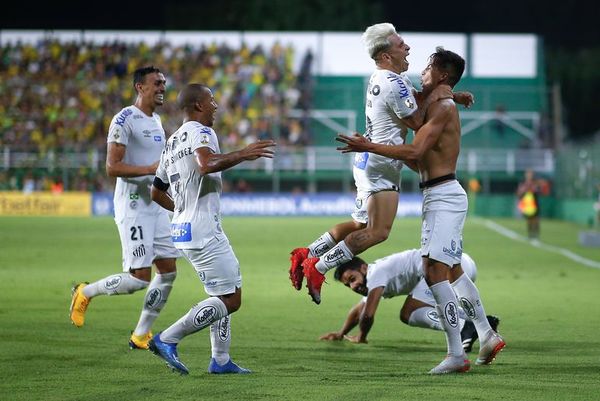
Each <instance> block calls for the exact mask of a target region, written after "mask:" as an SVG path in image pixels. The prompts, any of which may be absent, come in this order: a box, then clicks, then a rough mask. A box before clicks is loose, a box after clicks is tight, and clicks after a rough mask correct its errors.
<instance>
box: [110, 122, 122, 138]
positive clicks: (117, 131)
mask: <svg viewBox="0 0 600 401" xmlns="http://www.w3.org/2000/svg"><path fill="white" fill-rule="evenodd" d="M110 137H111V138H113V139H114V140H115V141H116V140H118V139H119V138H120V137H121V128H120V127H119V126H118V125H115V126H113V128H112V129H111V130H110Z"/></svg>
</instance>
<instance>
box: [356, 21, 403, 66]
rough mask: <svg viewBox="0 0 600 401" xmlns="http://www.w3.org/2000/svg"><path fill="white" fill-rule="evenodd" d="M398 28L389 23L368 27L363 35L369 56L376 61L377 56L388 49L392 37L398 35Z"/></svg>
mask: <svg viewBox="0 0 600 401" xmlns="http://www.w3.org/2000/svg"><path fill="white" fill-rule="evenodd" d="M396 33H397V32H396V28H395V27H394V25H392V24H390V23H389V22H382V23H381V24H375V25H371V26H370V27H368V28H367V29H366V30H365V32H364V33H363V34H362V39H363V42H365V47H366V48H367V52H368V53H369V56H371V58H372V59H373V60H375V56H377V54H378V53H379V52H380V51H382V50H385V49H387V48H388V47H389V46H390V45H391V43H390V41H389V40H388V38H389V37H390V35H394V34H396Z"/></svg>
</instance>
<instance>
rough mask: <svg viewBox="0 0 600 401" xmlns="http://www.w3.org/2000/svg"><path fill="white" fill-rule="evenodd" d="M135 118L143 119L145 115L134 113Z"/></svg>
mask: <svg viewBox="0 0 600 401" xmlns="http://www.w3.org/2000/svg"><path fill="white" fill-rule="evenodd" d="M133 119H134V120H143V119H144V116H141V115H139V114H134V115H133Z"/></svg>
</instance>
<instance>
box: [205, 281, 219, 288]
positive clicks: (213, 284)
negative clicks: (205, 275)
mask: <svg viewBox="0 0 600 401" xmlns="http://www.w3.org/2000/svg"><path fill="white" fill-rule="evenodd" d="M204 285H205V286H207V287H216V285H217V280H211V281H209V282H208V283H204Z"/></svg>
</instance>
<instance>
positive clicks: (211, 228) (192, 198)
mask: <svg viewBox="0 0 600 401" xmlns="http://www.w3.org/2000/svg"><path fill="white" fill-rule="evenodd" d="M202 147H208V148H210V149H211V150H212V151H213V152H214V153H221V151H220V149H219V142H218V140H217V135H216V133H215V131H213V129H212V128H209V127H206V126H204V125H202V124H200V123H199V122H197V121H188V122H186V123H184V124H183V125H182V126H181V127H180V128H179V129H178V130H177V131H176V132H175V133H174V134H173V135H172V136H171V137H170V138H169V140H168V141H167V145H166V146H165V150H164V152H163V154H162V156H161V158H160V164H159V166H158V169H157V170H156V177H157V178H159V179H160V180H161V181H162V182H164V183H165V184H166V183H168V184H169V185H170V187H171V194H172V196H173V201H174V202H175V210H174V211H173V219H172V221H171V223H172V224H171V237H172V238H173V242H174V243H175V247H176V248H179V249H200V248H203V247H204V246H205V245H206V243H208V242H209V241H210V240H211V239H213V238H215V237H218V238H226V237H225V234H224V233H223V230H222V228H221V203H220V197H221V188H222V182H221V172H216V173H211V174H207V175H202V174H200V171H199V170H198V163H197V162H196V158H195V156H194V151H195V150H196V149H198V148H202Z"/></svg>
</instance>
